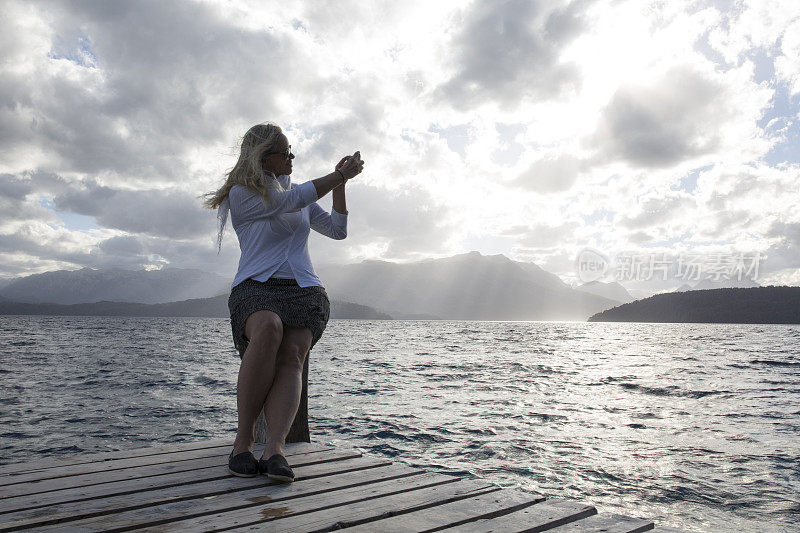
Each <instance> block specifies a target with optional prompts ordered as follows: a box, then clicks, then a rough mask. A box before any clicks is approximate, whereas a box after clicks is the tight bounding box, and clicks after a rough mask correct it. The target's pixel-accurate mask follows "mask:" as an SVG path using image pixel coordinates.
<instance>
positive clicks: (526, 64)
mask: <svg viewBox="0 0 800 533" xmlns="http://www.w3.org/2000/svg"><path fill="white" fill-rule="evenodd" d="M588 4H589V2H584V1H576V2H568V3H566V4H561V5H557V4H555V5H554V3H553V2H545V1H533V0H510V1H504V2H476V3H474V4H472V5H470V6H469V8H468V9H467V11H466V13H465V14H464V21H463V24H462V25H461V26H460V27H459V28H458V30H457V31H456V33H455V35H454V37H453V41H452V43H451V47H450V50H451V51H452V52H453V54H454V59H453V62H454V65H453V66H454V69H455V74H454V75H453V76H452V77H451V78H450V79H448V80H447V81H446V82H444V83H443V84H442V85H440V86H439V87H438V88H437V97H438V99H439V101H440V102H443V103H447V104H450V105H453V106H454V107H457V108H460V109H463V110H466V109H469V108H470V107H472V106H475V105H480V104H481V103H484V102H487V101H488V102H496V103H498V104H500V105H501V106H502V107H505V108H514V107H517V106H518V105H519V104H520V103H521V101H522V100H526V99H548V98H553V97H556V96H558V95H559V94H560V93H561V92H562V91H564V90H565V89H567V88H569V87H575V86H577V85H579V84H580V74H579V71H578V69H577V66H576V65H574V64H572V63H564V62H562V61H561V60H560V54H561V51H562V49H563V48H564V47H565V46H566V45H568V44H569V43H570V42H571V41H572V40H573V39H574V38H575V37H576V36H577V35H578V34H579V33H580V31H581V29H582V28H583V27H584V24H585V22H584V20H583V13H584V10H585V9H586V6H587V5H588Z"/></svg>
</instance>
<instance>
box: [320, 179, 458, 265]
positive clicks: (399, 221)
mask: <svg viewBox="0 0 800 533" xmlns="http://www.w3.org/2000/svg"><path fill="white" fill-rule="evenodd" d="M348 187H349V189H348V198H347V202H348V208H350V206H351V205H353V206H357V207H355V208H353V210H352V212H351V213H350V214H349V215H348V232H347V239H346V240H345V241H340V242H334V241H331V240H330V239H328V238H326V237H323V236H320V235H317V234H315V233H314V232H312V236H311V240H312V241H313V242H312V244H311V245H310V248H311V250H312V252H311V253H312V259H314V260H319V261H321V262H325V263H327V262H349V261H360V260H362V259H368V258H375V257H376V256H377V257H381V258H383V259H388V260H401V261H402V260H410V259H420V258H423V257H426V256H428V257H429V256H431V255H437V254H438V253H439V252H440V250H441V249H442V246H443V244H444V243H443V242H442V241H443V240H444V239H445V238H446V237H447V236H448V235H450V233H451V232H452V231H453V229H454V225H455V223H456V220H455V218H454V213H452V210H451V209H450V208H449V207H448V206H447V205H445V204H443V203H442V202H439V201H437V200H436V199H434V198H433V197H432V196H431V195H430V194H429V193H428V192H427V191H426V190H424V189H422V188H421V187H418V186H407V187H403V188H401V189H399V190H389V189H385V188H382V187H375V186H370V185H364V184H358V185H354V186H348ZM328 202H329V200H328V199H327V198H326V199H324V200H323V201H320V204H321V205H323V206H324V207H325V209H328V210H330V204H329V203H328ZM398 228H402V230H401V231H398ZM342 244H346V246H347V247H346V248H345V247H343V246H342Z"/></svg>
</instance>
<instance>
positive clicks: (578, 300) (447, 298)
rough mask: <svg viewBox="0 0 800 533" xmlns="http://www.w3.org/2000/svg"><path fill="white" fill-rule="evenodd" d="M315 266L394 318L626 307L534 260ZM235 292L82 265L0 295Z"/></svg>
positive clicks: (344, 290) (58, 297)
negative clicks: (579, 286)
mask: <svg viewBox="0 0 800 533" xmlns="http://www.w3.org/2000/svg"><path fill="white" fill-rule="evenodd" d="M315 268H316V270H317V273H318V275H319V277H320V279H321V280H322V282H323V284H324V285H325V287H326V290H327V292H328V294H329V295H330V297H331V300H332V301H333V300H337V301H344V302H352V303H354V304H360V305H364V306H368V307H371V308H373V309H375V310H376V312H377V313H384V314H386V315H390V316H392V317H395V318H430V319H435V318H440V319H457V320H586V318H587V317H588V316H590V315H592V314H594V313H597V312H599V311H602V310H604V309H608V308H611V307H613V306H615V305H618V304H619V303H621V301H620V300H615V299H612V298H608V297H606V296H603V295H598V294H591V293H589V292H585V291H582V290H576V289H573V288H571V287H569V286H568V285H567V284H565V283H564V282H563V281H562V280H561V279H560V278H559V277H558V276H556V275H555V274H552V273H550V272H547V271H545V270H543V269H542V268H540V267H539V266H537V265H536V264H534V263H525V262H519V261H513V260H511V259H509V258H507V257H505V256H504V255H500V254H498V255H488V256H487V255H481V254H480V253H478V252H470V253H465V254H459V255H456V256H452V257H447V258H443V259H428V260H423V261H417V262H413V263H393V262H388V261H374V260H367V261H362V262H360V263H354V264H349V265H324V264H320V265H318V266H316V267H315ZM229 290H230V289H229V281H228V280H227V279H225V278H223V277H221V276H218V275H216V274H211V273H208V272H204V271H201V270H184V269H176V268H167V269H163V270H151V271H147V270H139V271H129V270H93V269H89V268H84V269H80V270H75V271H65V270H61V271H55V272H46V273H43V274H35V275H32V276H27V277H24V278H19V279H16V280H13V281H12V282H11V283H9V284H7V285H6V286H5V287H3V288H2V289H0V298H4V299H6V300H12V301H14V302H21V303H51V304H78V303H91V302H101V301H105V302H129V303H140V304H166V303H169V302H186V301H190V300H193V299H207V298H211V297H214V296H218V295H220V294H222V295H227V294H228V293H229ZM183 305H184V307H185V306H187V305H189V304H183ZM209 305H210V304H209ZM109 309H110V308H109ZM196 312H197V313H203V314H200V315H199V316H217V315H216V314H212V315H209V314H206V313H212V311H200V310H199V309H198V310H197V311H196ZM213 313H217V312H213Z"/></svg>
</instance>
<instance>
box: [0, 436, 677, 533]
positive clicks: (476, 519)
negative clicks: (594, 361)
mask: <svg viewBox="0 0 800 533" xmlns="http://www.w3.org/2000/svg"><path fill="white" fill-rule="evenodd" d="M231 446H232V439H217V440H207V441H201V442H190V443H183V444H177V445H171V446H158V447H152V448H140V449H136V450H126V451H120V452H104V453H98V454H91V455H83V456H80V457H71V458H64V459H44V460H41V461H35V462H32V463H23V464H16V465H5V466H3V467H0V531H12V530H13V531H19V530H25V531H27V530H30V531H47V530H58V531H121V530H136V531H160V532H163V531H181V532H184V531H187V532H189V531H216V530H221V529H225V530H230V529H233V530H234V531H243V530H268V531H292V532H302V531H332V530H335V529H351V530H353V531H354V532H366V531H381V532H382V533H391V532H401V531H430V530H449V529H452V530H453V531H504V532H505V531H545V530H547V531H553V532H559V533H561V532H573V533H578V532H588V531H606V532H617V533H623V532H628V533H633V532H638V531H649V530H652V531H654V532H656V533H659V532H662V531H663V532H664V533H680V532H678V530H675V529H671V528H656V529H653V527H654V524H653V522H652V521H650V520H646V519H641V518H632V517H627V516H622V515H616V514H606V513H599V514H598V513H597V510H596V509H595V508H594V507H592V506H591V505H588V504H584V503H581V502H577V501H570V500H563V499H558V498H545V496H543V495H541V494H536V493H528V492H523V491H517V490H510V489H501V488H499V487H498V486H496V485H493V484H491V483H488V482H486V481H483V480H480V479H471V478H461V477H457V476H452V475H449V474H442V473H437V472H426V471H425V470H424V469H420V468H412V467H409V466H406V465H402V464H396V463H392V462H391V461H389V460H386V459H381V458H377V457H364V456H362V455H361V453H360V452H358V451H357V450H348V449H335V448H331V447H326V446H320V445H317V444H311V443H293V444H287V446H286V452H287V459H288V461H289V463H290V464H291V465H292V468H293V469H294V471H295V474H296V476H297V477H296V480H295V482H294V483H290V484H281V483H276V482H274V481H272V480H269V479H267V478H266V477H265V476H258V477H254V478H240V477H235V476H232V475H230V473H229V472H228V469H227V461H228V454H229V452H230V449H231ZM262 450H263V445H256V447H255V450H254V452H255V453H256V455H257V456H258V455H260V453H261V451H262Z"/></svg>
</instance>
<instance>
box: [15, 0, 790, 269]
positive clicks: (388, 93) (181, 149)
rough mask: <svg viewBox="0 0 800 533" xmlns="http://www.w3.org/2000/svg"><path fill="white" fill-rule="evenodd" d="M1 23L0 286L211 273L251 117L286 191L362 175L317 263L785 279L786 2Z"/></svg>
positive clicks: (328, 9) (156, 13) (108, 12)
mask: <svg viewBox="0 0 800 533" xmlns="http://www.w3.org/2000/svg"><path fill="white" fill-rule="evenodd" d="M0 26H2V28H1V29H2V32H0V50H2V54H3V58H4V61H3V62H2V64H0V71H1V72H0V98H2V102H3V103H4V105H2V106H0V121H2V124H3V127H2V129H0V208H1V209H2V211H3V213H4V219H3V220H2V221H1V222H0V277H5V278H8V277H11V276H17V275H22V274H27V273H34V272H39V271H44V270H51V269H53V268H80V267H83V266H92V267H110V266H119V267H124V268H159V267H161V266H165V265H170V266H175V267H192V268H202V269H206V270H210V271H215V272H218V273H221V274H223V275H229V276H231V277H232V275H233V272H234V271H235V268H236V261H237V259H238V246H237V243H236V239H235V236H234V234H233V232H232V231H231V232H229V234H228V236H227V237H226V239H225V242H224V245H223V252H222V254H220V255H217V253H216V249H215V246H214V224H215V220H214V213H212V212H210V211H207V210H203V209H202V208H201V207H200V200H199V195H200V194H202V193H204V192H207V191H209V190H212V189H213V188H215V187H217V186H219V184H220V183H221V180H222V175H223V173H224V171H225V170H226V169H228V168H230V167H231V166H232V164H233V162H234V160H235V157H236V155H237V154H236V150H237V146H236V144H237V140H238V138H239V137H240V136H241V135H242V134H243V133H244V132H245V131H246V130H247V128H249V127H250V126H252V125H253V124H255V123H258V122H264V121H272V122H277V123H278V124H280V125H281V126H282V127H283V128H284V130H285V131H286V133H287V135H288V136H289V138H290V142H291V144H292V147H293V149H294V151H295V152H296V155H297V159H296V160H295V171H294V174H293V179H294V180H295V181H306V180H308V179H313V178H316V177H318V176H321V175H324V174H327V173H328V172H330V171H331V169H332V167H333V165H334V164H335V163H336V162H337V161H338V160H339V159H340V158H341V157H342V156H343V155H346V154H348V153H352V152H353V151H354V150H356V149H360V150H361V152H362V156H363V158H364V159H365V160H366V161H367V170H366V171H365V172H364V173H363V174H362V175H361V176H359V177H358V178H356V179H355V180H354V181H353V182H351V183H350V184H348V209H349V210H350V213H351V216H350V219H349V220H350V229H349V232H348V238H347V239H345V240H344V241H329V240H326V239H324V238H322V237H320V236H314V237H312V244H311V245H310V246H311V252H312V259H314V260H315V261H320V262H350V261H359V260H362V259H386V260H400V261H404V260H414V259H419V258H423V257H437V256H446V255H451V254H455V253H461V252H466V251H470V250H473V249H477V250H479V251H481V252H484V253H505V254H506V255H508V256H510V257H512V258H514V259H520V260H531V261H535V262H537V263H538V264H539V265H540V266H542V267H543V268H546V269H548V270H551V271H553V272H555V273H557V274H559V275H560V276H562V278H564V279H565V280H567V281H570V280H574V278H575V272H574V258H575V256H576V254H577V253H578V252H579V251H580V250H581V249H582V248H584V247H586V246H591V247H594V248H596V249H598V250H602V251H604V252H605V253H609V254H613V253H615V252H617V251H622V250H631V249H637V250H641V251H667V252H677V251H692V250H697V251H714V250H717V251H723V250H731V249H732V248H734V249H740V251H743V252H754V251H760V252H763V253H764V254H766V255H768V256H769V257H768V259H766V260H765V262H764V264H763V265H762V268H763V270H762V272H763V273H764V275H765V276H766V277H767V278H768V279H769V280H770V281H771V282H773V283H779V282H787V283H795V284H796V283H797V282H798V279H800V274H798V271H799V270H800V255H798V254H797V253H796V252H797V250H798V247H800V242H798V239H797V227H798V224H800V218H798V214H797V209H796V206H797V205H800V197H798V192H797V190H798V187H797V184H798V181H800V180H798V178H800V148H798V140H800V62H799V61H798V57H800V38H798V35H800V4H798V3H797V2H793V1H790V0H787V1H777V0H775V1H757V0H753V1H751V2H735V3H730V5H726V3H725V2H713V1H708V2H703V1H698V2H691V3H681V2H652V3H650V2H639V1H636V0H628V1H614V2H611V1H601V0H596V1H590V0H575V1H570V0H561V1H557V2H552V1H543V0H542V1H530V0H526V1H505V2H489V3H483V2H434V3H430V2H417V3H412V2H402V3H397V2H389V1H385V2H373V3H368V4H364V3H363V2H362V3H356V2H335V3H329V4H324V5H323V4H319V3H315V2H308V3H306V4H296V5H293V7H292V9H287V8H286V5H285V3H284V4H282V3H278V2H234V3H230V2H211V1H203V2H172V1H144V2H143V1H137V2H127V1H121V2H101V3H58V2H52V3H49V2H37V3H30V2H22V1H19V2H13V1H11V2H6V3H5V4H4V15H3V17H2V19H0ZM321 202H322V204H323V205H324V206H326V207H327V208H330V199H329V198H326V199H323V200H322V201H321ZM77 220H82V221H86V220H91V221H93V224H94V226H92V227H87V226H86V225H84V226H82V227H78V226H77V225H76V222H75V221H77Z"/></svg>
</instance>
